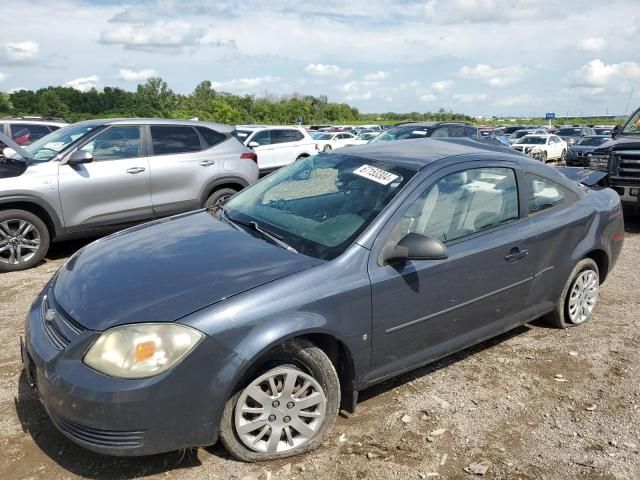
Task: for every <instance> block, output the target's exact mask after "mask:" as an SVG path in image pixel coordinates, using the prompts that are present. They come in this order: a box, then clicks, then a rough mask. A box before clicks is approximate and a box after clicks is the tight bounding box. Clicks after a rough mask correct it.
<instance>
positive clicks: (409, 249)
mask: <svg viewBox="0 0 640 480" xmlns="http://www.w3.org/2000/svg"><path fill="white" fill-rule="evenodd" d="M448 257H449V252H448V251H447V247H446V246H445V245H444V244H443V243H442V242H441V241H440V240H436V239H435V238H433V237H427V236H426V235H420V234H419V233H409V234H407V235H405V236H404V237H402V239H400V241H399V242H398V244H397V245H393V246H392V245H388V246H386V247H385V248H384V249H383V250H382V253H381V255H380V263H381V264H382V265H387V264H389V263H397V262H404V261H407V260H444V259H445V258H448Z"/></svg>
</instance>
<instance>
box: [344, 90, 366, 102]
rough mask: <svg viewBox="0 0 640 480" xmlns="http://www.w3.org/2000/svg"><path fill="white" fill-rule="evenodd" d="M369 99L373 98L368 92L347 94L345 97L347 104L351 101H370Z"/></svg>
mask: <svg viewBox="0 0 640 480" xmlns="http://www.w3.org/2000/svg"><path fill="white" fill-rule="evenodd" d="M371 97H373V93H372V92H370V91H367V92H363V93H352V94H349V95H347V96H345V97H344V98H345V100H347V101H349V102H353V101H358V100H370V99H371Z"/></svg>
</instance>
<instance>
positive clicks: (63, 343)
mask: <svg viewBox="0 0 640 480" xmlns="http://www.w3.org/2000/svg"><path fill="white" fill-rule="evenodd" d="M41 315H42V325H43V327H44V331H45V333H46V334H47V336H48V337H49V340H51V343H53V345H54V347H55V348H56V349H58V350H64V349H65V348H66V347H67V346H68V345H69V344H70V343H71V342H72V341H73V339H74V338H75V337H77V336H78V335H79V334H81V333H82V332H83V331H84V330H85V328H84V327H83V326H82V325H80V324H79V323H77V322H76V321H75V320H73V319H72V318H70V317H69V315H68V314H67V313H66V312H65V311H64V310H63V309H62V308H61V307H60V305H58V304H57V303H56V302H55V300H54V299H53V297H52V296H50V295H49V294H48V295H45V297H44V299H43V301H42V310H41Z"/></svg>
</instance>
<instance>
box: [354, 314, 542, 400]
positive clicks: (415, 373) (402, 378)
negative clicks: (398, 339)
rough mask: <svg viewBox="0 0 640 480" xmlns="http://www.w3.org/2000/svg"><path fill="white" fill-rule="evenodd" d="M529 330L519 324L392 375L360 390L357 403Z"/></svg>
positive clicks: (526, 326) (527, 326) (527, 327)
mask: <svg viewBox="0 0 640 480" xmlns="http://www.w3.org/2000/svg"><path fill="white" fill-rule="evenodd" d="M537 322H538V320H536V325H537ZM530 330H531V327H530V326H529V325H521V326H519V327H516V328H514V329H513V330H509V331H508V332H505V333H503V334H502V335H499V336H497V337H494V338H492V339H490V340H486V341H484V342H482V343H479V344H477V345H475V346H473V347H469V348H466V349H464V350H461V351H459V352H457V353H454V354H451V355H448V356H446V357H443V358H441V359H440V360H436V361H435V362H433V363H429V364H427V365H425V366H423V367H419V368H417V369H415V370H411V371H409V372H407V373H403V374H402V375H398V376H397V377H393V378H391V379H389V380H385V381H384V382H382V383H379V384H378V385H374V386H372V387H369V388H368V389H366V390H363V391H361V392H360V394H359V396H358V403H361V402H364V401H366V400H369V399H371V398H374V397H377V396H378V395H382V394H383V393H386V392H388V391H389V390H393V389H394V388H397V387H401V386H403V385H405V384H407V383H408V382H410V381H413V380H416V379H419V378H422V377H426V376H429V375H431V374H432V373H434V372H437V371H438V370H441V369H443V368H447V367H449V366H451V365H453V364H454V363H457V362H459V361H461V360H465V359H466V358H468V357H471V356H473V355H475V354H477V353H479V352H482V351H484V350H488V349H490V348H493V347H495V346H496V345H499V344H500V343H502V342H506V341H507V340H509V339H511V338H513V337H517V336H518V335H522V334H523V333H527V332H528V331H530Z"/></svg>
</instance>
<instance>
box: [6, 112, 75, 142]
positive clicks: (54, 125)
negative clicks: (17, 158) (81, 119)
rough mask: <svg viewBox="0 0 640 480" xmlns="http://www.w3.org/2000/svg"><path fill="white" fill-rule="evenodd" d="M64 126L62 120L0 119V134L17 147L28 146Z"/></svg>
mask: <svg viewBox="0 0 640 480" xmlns="http://www.w3.org/2000/svg"><path fill="white" fill-rule="evenodd" d="M66 125H68V123H67V122H65V121H64V120H62V119H51V118H49V117H11V118H2V119H0V132H1V133H4V134H5V135H6V136H7V137H9V138H11V139H13V141H14V142H16V143H17V144H18V145H29V144H30V143H33V142H35V141H36V140H39V139H41V138H42V137H44V136H45V135H49V134H50V133H51V132H54V131H56V130H58V129H59V128H61V127H64V126H66Z"/></svg>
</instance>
